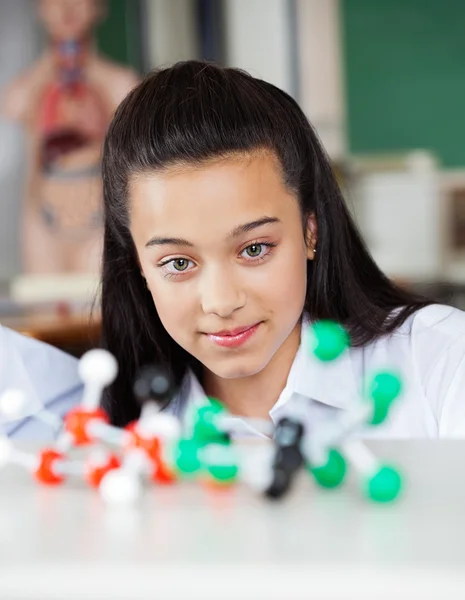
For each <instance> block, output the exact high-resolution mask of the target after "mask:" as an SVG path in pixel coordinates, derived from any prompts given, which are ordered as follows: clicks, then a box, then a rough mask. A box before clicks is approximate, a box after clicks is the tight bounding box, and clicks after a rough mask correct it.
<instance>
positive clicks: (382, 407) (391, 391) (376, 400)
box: [369, 372, 402, 425]
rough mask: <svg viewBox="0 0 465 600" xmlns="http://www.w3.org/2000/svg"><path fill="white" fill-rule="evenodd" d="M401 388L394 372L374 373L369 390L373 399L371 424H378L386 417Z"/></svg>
mask: <svg viewBox="0 0 465 600" xmlns="http://www.w3.org/2000/svg"><path fill="white" fill-rule="evenodd" d="M401 390H402V383H401V380H400V378H399V377H398V376H397V375H395V374H394V373H388V372H382V373H378V374H377V375H375V377H374V378H373V381H372V382H371V385H370V390H369V394H370V397H371V399H372V400H373V417H372V419H371V421H370V422H371V424H372V425H379V424H380V423H382V422H383V421H384V420H385V419H386V417H387V415H388V412H389V409H390V407H391V404H392V402H393V401H394V400H395V399H396V398H397V397H398V396H399V394H400V392H401Z"/></svg>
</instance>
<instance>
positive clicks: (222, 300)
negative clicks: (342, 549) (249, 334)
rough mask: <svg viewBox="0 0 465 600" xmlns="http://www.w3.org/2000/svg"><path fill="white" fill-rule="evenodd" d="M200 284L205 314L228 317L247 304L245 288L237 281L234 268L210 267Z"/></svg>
mask: <svg viewBox="0 0 465 600" xmlns="http://www.w3.org/2000/svg"><path fill="white" fill-rule="evenodd" d="M200 286H201V289H200V296H201V304H202V310H203V312H204V313H205V314H215V315H217V316H219V317H222V318H227V317H229V316H231V315H232V314H233V312H234V311H236V310H238V309H240V308H242V307H243V306H244V305H245V302H246V293H245V290H244V289H243V288H242V286H241V285H240V283H239V282H238V281H236V278H235V277H234V273H233V272H232V269H225V268H224V267H221V266H218V267H210V268H209V269H208V270H205V271H204V273H203V276H202V281H201V283H200Z"/></svg>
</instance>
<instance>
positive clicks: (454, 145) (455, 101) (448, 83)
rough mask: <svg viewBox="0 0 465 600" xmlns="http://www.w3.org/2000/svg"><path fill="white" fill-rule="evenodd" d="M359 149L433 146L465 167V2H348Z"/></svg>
mask: <svg viewBox="0 0 465 600" xmlns="http://www.w3.org/2000/svg"><path fill="white" fill-rule="evenodd" d="M341 9H342V10H341V20H342V23H341V25H342V39H343V56H344V63H345V65H344V67H345V68H344V71H345V89H346V96H347V115H348V124H347V125H348V138H349V147H350V150H351V151H352V152H354V153H365V152H380V151H387V152H391V151H397V150H407V149H415V148H421V149H429V150H432V151H434V152H435V154H436V155H437V157H438V158H439V160H440V161H441V163H442V164H443V165H444V166H447V167H456V166H465V0H341Z"/></svg>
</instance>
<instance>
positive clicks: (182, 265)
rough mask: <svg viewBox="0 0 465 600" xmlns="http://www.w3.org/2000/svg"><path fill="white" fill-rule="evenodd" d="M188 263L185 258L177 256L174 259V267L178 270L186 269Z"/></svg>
mask: <svg viewBox="0 0 465 600" xmlns="http://www.w3.org/2000/svg"><path fill="white" fill-rule="evenodd" d="M188 264H189V261H188V260H186V259H185V258H176V259H175V260H173V267H174V268H175V269H176V271H185V270H186V269H187V265H188Z"/></svg>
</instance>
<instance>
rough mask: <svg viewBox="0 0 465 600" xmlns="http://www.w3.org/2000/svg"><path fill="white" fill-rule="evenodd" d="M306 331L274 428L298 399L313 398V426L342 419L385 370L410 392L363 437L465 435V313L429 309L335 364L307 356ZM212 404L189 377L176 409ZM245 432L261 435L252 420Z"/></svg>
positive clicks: (274, 416)
mask: <svg viewBox="0 0 465 600" xmlns="http://www.w3.org/2000/svg"><path fill="white" fill-rule="evenodd" d="M306 328H308V325H306V324H305V323H304V325H303V335H302V341H301V345H300V348H299V350H298V352H297V354H296V357H295V359H294V362H293V364H292V367H291V370H290V373H289V377H288V380H287V383H286V386H285V388H284V389H283V391H282V392H281V395H280V396H279V399H278V401H277V402H276V404H275V405H274V406H273V408H272V409H271V410H270V413H269V414H270V418H271V420H272V421H273V423H275V424H276V423H277V421H278V420H279V419H280V418H282V417H283V416H285V415H286V414H287V413H288V412H289V410H290V407H291V405H292V401H291V400H294V399H296V398H299V399H302V397H303V398H306V399H308V414H307V426H308V427H309V428H310V429H312V428H314V427H315V426H317V424H318V422H319V421H320V420H326V419H328V418H331V417H332V416H333V415H336V414H338V413H339V414H341V411H347V410H349V409H350V408H351V407H354V406H355V405H356V403H357V402H359V401H360V398H361V392H362V387H363V385H364V381H366V378H368V377H370V376H373V375H375V374H376V373H377V372H378V371H381V370H383V371H385V370H389V371H394V372H397V373H399V374H400V375H401V378H402V382H403V392H402V394H401V396H400V397H399V398H398V399H397V400H396V401H395V404H394V405H393V407H392V408H391V412H390V415H389V417H388V419H387V421H385V422H384V423H383V424H382V425H380V426H378V427H370V428H369V429H366V430H364V431H363V432H361V434H362V435H363V436H364V437H378V438H437V437H465V313H464V312H462V311H460V310H458V309H455V308H451V307H449V306H444V305H432V306H428V307H426V308H423V309H421V310H419V311H417V312H416V313H414V314H413V315H412V316H411V317H409V318H408V319H407V321H406V322H405V323H404V324H403V325H402V326H401V327H400V328H399V329H398V330H396V331H395V332H394V333H393V334H390V335H389V336H384V337H382V338H380V339H378V340H377V341H375V342H373V343H370V344H368V345H366V346H364V347H361V348H350V349H349V350H348V351H347V352H346V353H344V354H343V355H342V356H341V357H340V358H339V359H337V360H336V361H333V362H331V363H322V362H319V361H318V360H316V359H315V358H314V357H312V356H311V355H310V353H309V352H308V351H307V345H306V341H305V335H306ZM204 403H205V392H204V391H203V389H202V387H201V385H200V383H199V382H198V380H197V379H196V377H195V376H194V375H193V373H189V375H188V376H187V378H186V380H185V382H184V384H183V386H182V388H181V392H180V394H179V395H178V396H177V397H176V398H175V400H174V402H173V411H174V412H175V413H176V414H182V413H183V411H184V410H186V408H187V407H189V406H196V405H200V404H204ZM236 421H237V425H238V426H240V427H239V429H242V430H243V432H244V433H245V432H247V433H249V434H251V435H256V436H260V435H262V434H261V433H260V431H258V430H257V429H255V428H254V427H252V426H251V425H250V423H249V422H248V421H246V420H241V419H240V418H237V420H236Z"/></svg>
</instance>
